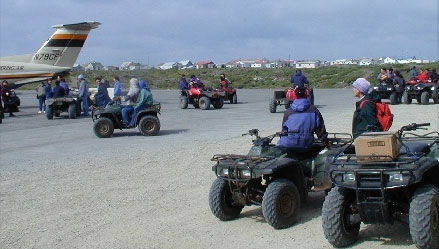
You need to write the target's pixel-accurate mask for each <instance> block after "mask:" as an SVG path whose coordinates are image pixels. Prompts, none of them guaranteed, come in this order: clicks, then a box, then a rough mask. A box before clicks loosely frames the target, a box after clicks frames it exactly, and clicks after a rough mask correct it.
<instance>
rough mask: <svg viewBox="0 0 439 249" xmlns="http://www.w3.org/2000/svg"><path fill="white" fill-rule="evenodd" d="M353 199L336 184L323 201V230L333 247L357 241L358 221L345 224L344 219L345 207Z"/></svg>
mask: <svg viewBox="0 0 439 249" xmlns="http://www.w3.org/2000/svg"><path fill="white" fill-rule="evenodd" d="M350 199H352V200H350ZM353 201H354V200H353V198H349V196H347V195H346V192H345V191H344V190H343V189H342V188H339V187H337V186H336V187H334V188H333V189H332V190H331V191H330V192H329V194H328V195H327V196H326V198H325V201H324V202H323V208H322V220H323V221H322V226H323V232H324V234H325V237H326V239H327V240H328V241H329V243H331V245H333V246H334V247H345V246H348V245H350V244H352V243H354V242H355V241H357V238H358V233H359V231H360V223H358V224H346V223H347V222H346V221H345V217H346V216H345V215H346V214H345V212H346V208H347V207H348V205H349V203H350V202H353Z"/></svg>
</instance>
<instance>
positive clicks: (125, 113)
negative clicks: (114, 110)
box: [122, 105, 134, 125]
mask: <svg viewBox="0 0 439 249" xmlns="http://www.w3.org/2000/svg"><path fill="white" fill-rule="evenodd" d="M133 112H134V107H132V106H131V105H127V106H125V107H124V108H122V119H123V123H124V124H126V125H128V124H129V123H130V121H131V117H130V116H131V114H132V113H133Z"/></svg>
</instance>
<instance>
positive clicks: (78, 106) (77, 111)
mask: <svg viewBox="0 0 439 249" xmlns="http://www.w3.org/2000/svg"><path fill="white" fill-rule="evenodd" d="M79 116H81V102H77V103H76V117H79Z"/></svg>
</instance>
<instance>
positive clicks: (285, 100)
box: [268, 87, 314, 113]
mask: <svg viewBox="0 0 439 249" xmlns="http://www.w3.org/2000/svg"><path fill="white" fill-rule="evenodd" d="M294 90H295V89H294V88H290V89H285V90H284V91H274V96H273V98H271V99H270V101H269V103H268V109H269V111H270V112H271V113H275V112H276V108H277V106H278V105H283V106H285V109H288V108H289V107H290V104H291V103H292V102H293V101H294V100H295V99H296V94H295V92H294ZM306 96H307V98H308V99H309V101H310V102H311V104H313V105H314V90H313V89H312V87H307V91H306Z"/></svg>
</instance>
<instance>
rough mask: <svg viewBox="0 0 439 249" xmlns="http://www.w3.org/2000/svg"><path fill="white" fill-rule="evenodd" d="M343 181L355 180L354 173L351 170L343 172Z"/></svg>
mask: <svg viewBox="0 0 439 249" xmlns="http://www.w3.org/2000/svg"><path fill="white" fill-rule="evenodd" d="M343 181H344V182H355V175H354V173H353V172H347V173H344V174H343Z"/></svg>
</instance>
